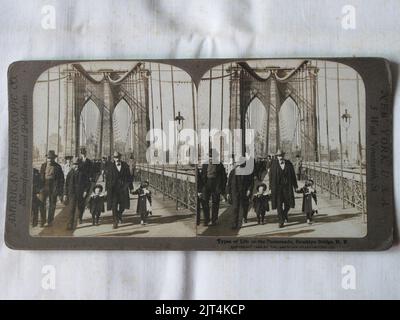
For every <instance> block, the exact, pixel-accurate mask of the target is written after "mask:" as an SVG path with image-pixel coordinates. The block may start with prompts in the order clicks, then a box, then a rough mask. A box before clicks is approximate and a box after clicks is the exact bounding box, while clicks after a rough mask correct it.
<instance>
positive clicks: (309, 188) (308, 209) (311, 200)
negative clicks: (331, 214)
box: [296, 179, 318, 224]
mask: <svg viewBox="0 0 400 320" xmlns="http://www.w3.org/2000/svg"><path fill="white" fill-rule="evenodd" d="M296 192H297V193H302V194H303V205H302V207H301V210H302V211H303V213H304V214H305V215H306V218H307V223H308V224H312V217H313V215H314V213H315V214H317V213H318V207H317V191H316V190H315V188H314V181H313V180H312V179H308V180H306V182H305V183H304V186H303V187H302V188H301V189H299V190H296Z"/></svg>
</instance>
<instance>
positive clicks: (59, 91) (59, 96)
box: [57, 66, 61, 155]
mask: <svg viewBox="0 0 400 320" xmlns="http://www.w3.org/2000/svg"><path fill="white" fill-rule="evenodd" d="M60 113H61V70H60V66H58V116H57V118H58V119H57V154H58V155H59V154H60V118H61V115H60Z"/></svg>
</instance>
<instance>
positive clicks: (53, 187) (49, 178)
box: [39, 150, 64, 227]
mask: <svg viewBox="0 0 400 320" xmlns="http://www.w3.org/2000/svg"><path fill="white" fill-rule="evenodd" d="M56 158H57V155H56V153H55V152H54V150H49V152H48V153H47V155H46V159H47V160H46V162H45V163H43V164H42V166H41V167H40V177H41V180H42V183H43V188H42V190H41V191H40V193H39V197H40V203H41V204H40V207H39V209H40V216H41V223H40V226H41V227H43V226H44V225H45V223H46V221H47V225H48V226H51V225H52V223H53V220H54V213H55V210H56V203H57V197H61V199H62V195H63V189H64V173H63V170H62V168H61V166H60V165H59V164H58V163H57V162H56V161H55V159H56ZM47 199H49V209H48V214H47V217H46V202H47ZM46 218H47V219H46Z"/></svg>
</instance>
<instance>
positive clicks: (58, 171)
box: [40, 162, 64, 196]
mask: <svg viewBox="0 0 400 320" xmlns="http://www.w3.org/2000/svg"><path fill="white" fill-rule="evenodd" d="M52 165H53V166H54V184H53V186H52V190H48V191H49V193H50V194H51V195H57V196H62V195H63V193H64V172H63V171H62V168H61V166H60V165H59V164H58V163H57V162H54V163H53V164H52ZM46 167H47V162H45V163H43V164H42V166H41V167H40V178H41V180H42V182H44V181H45V175H46Z"/></svg>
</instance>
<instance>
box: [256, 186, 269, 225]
mask: <svg viewBox="0 0 400 320" xmlns="http://www.w3.org/2000/svg"><path fill="white" fill-rule="evenodd" d="M267 189H268V188H267V185H266V184H265V183H261V184H260V185H258V186H257V193H256V194H255V195H254V197H253V208H254V211H255V212H256V215H257V224H260V223H261V224H264V218H265V213H266V212H269V200H270V198H271V197H270V195H269V194H268V192H267Z"/></svg>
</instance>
